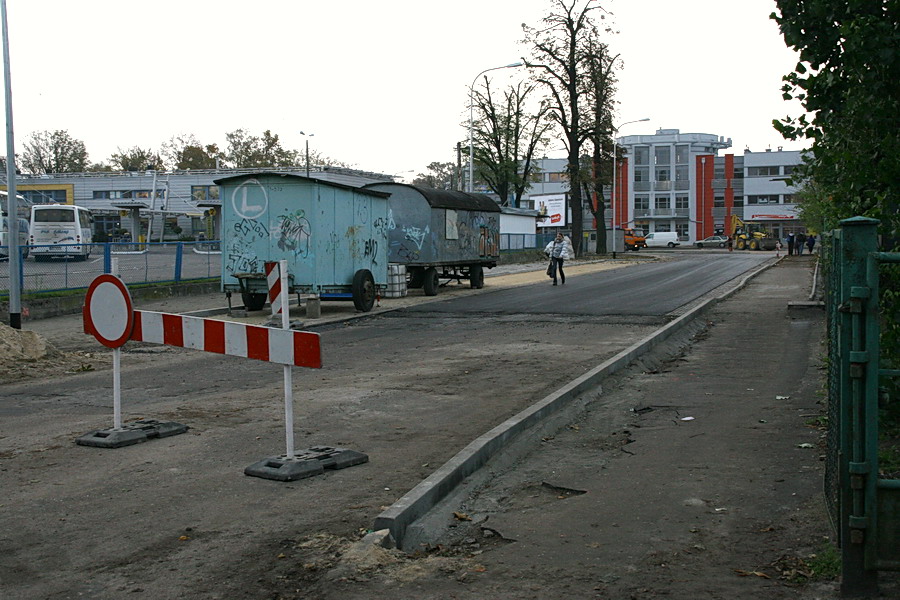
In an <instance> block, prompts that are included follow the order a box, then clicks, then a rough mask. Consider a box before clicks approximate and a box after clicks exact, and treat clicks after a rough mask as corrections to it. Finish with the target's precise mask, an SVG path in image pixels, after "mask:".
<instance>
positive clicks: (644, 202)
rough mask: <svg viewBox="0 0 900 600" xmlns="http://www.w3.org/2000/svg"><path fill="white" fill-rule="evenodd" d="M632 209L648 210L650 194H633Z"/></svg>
mask: <svg viewBox="0 0 900 600" xmlns="http://www.w3.org/2000/svg"><path fill="white" fill-rule="evenodd" d="M634 210H650V196H635V197H634Z"/></svg>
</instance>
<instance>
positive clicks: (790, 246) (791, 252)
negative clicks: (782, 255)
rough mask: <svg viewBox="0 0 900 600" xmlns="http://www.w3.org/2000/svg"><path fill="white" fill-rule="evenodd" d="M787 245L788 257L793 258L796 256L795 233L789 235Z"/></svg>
mask: <svg viewBox="0 0 900 600" xmlns="http://www.w3.org/2000/svg"><path fill="white" fill-rule="evenodd" d="M787 243H788V256H793V255H794V233H793V232H791V233H789V234H788V236H787Z"/></svg>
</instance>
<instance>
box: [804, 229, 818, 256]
mask: <svg viewBox="0 0 900 600" xmlns="http://www.w3.org/2000/svg"><path fill="white" fill-rule="evenodd" d="M806 247H807V248H809V253H810V254H812V253H813V248H815V247H816V236H814V235H813V234H809V237H807V238H806Z"/></svg>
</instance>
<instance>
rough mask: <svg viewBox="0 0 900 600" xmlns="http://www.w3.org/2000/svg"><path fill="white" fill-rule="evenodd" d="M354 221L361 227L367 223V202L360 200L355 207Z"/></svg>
mask: <svg viewBox="0 0 900 600" xmlns="http://www.w3.org/2000/svg"><path fill="white" fill-rule="evenodd" d="M356 220H357V222H359V223H362V224H363V225H365V224H366V223H368V222H369V203H368V202H367V201H365V200H360V202H359V204H357V205H356Z"/></svg>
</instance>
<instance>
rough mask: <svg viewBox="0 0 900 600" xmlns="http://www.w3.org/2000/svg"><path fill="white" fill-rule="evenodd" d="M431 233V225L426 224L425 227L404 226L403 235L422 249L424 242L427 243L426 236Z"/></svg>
mask: <svg viewBox="0 0 900 600" xmlns="http://www.w3.org/2000/svg"><path fill="white" fill-rule="evenodd" d="M430 233H431V228H430V226H427V225H426V226H425V229H422V228H421V227H404V228H403V235H404V236H406V239H408V240H409V241H411V242H412V243H413V244H415V245H416V247H417V248H418V249H419V250H420V251H421V250H422V244H424V243H425V238H426V237H427V236H428V235H429V234H430Z"/></svg>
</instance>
